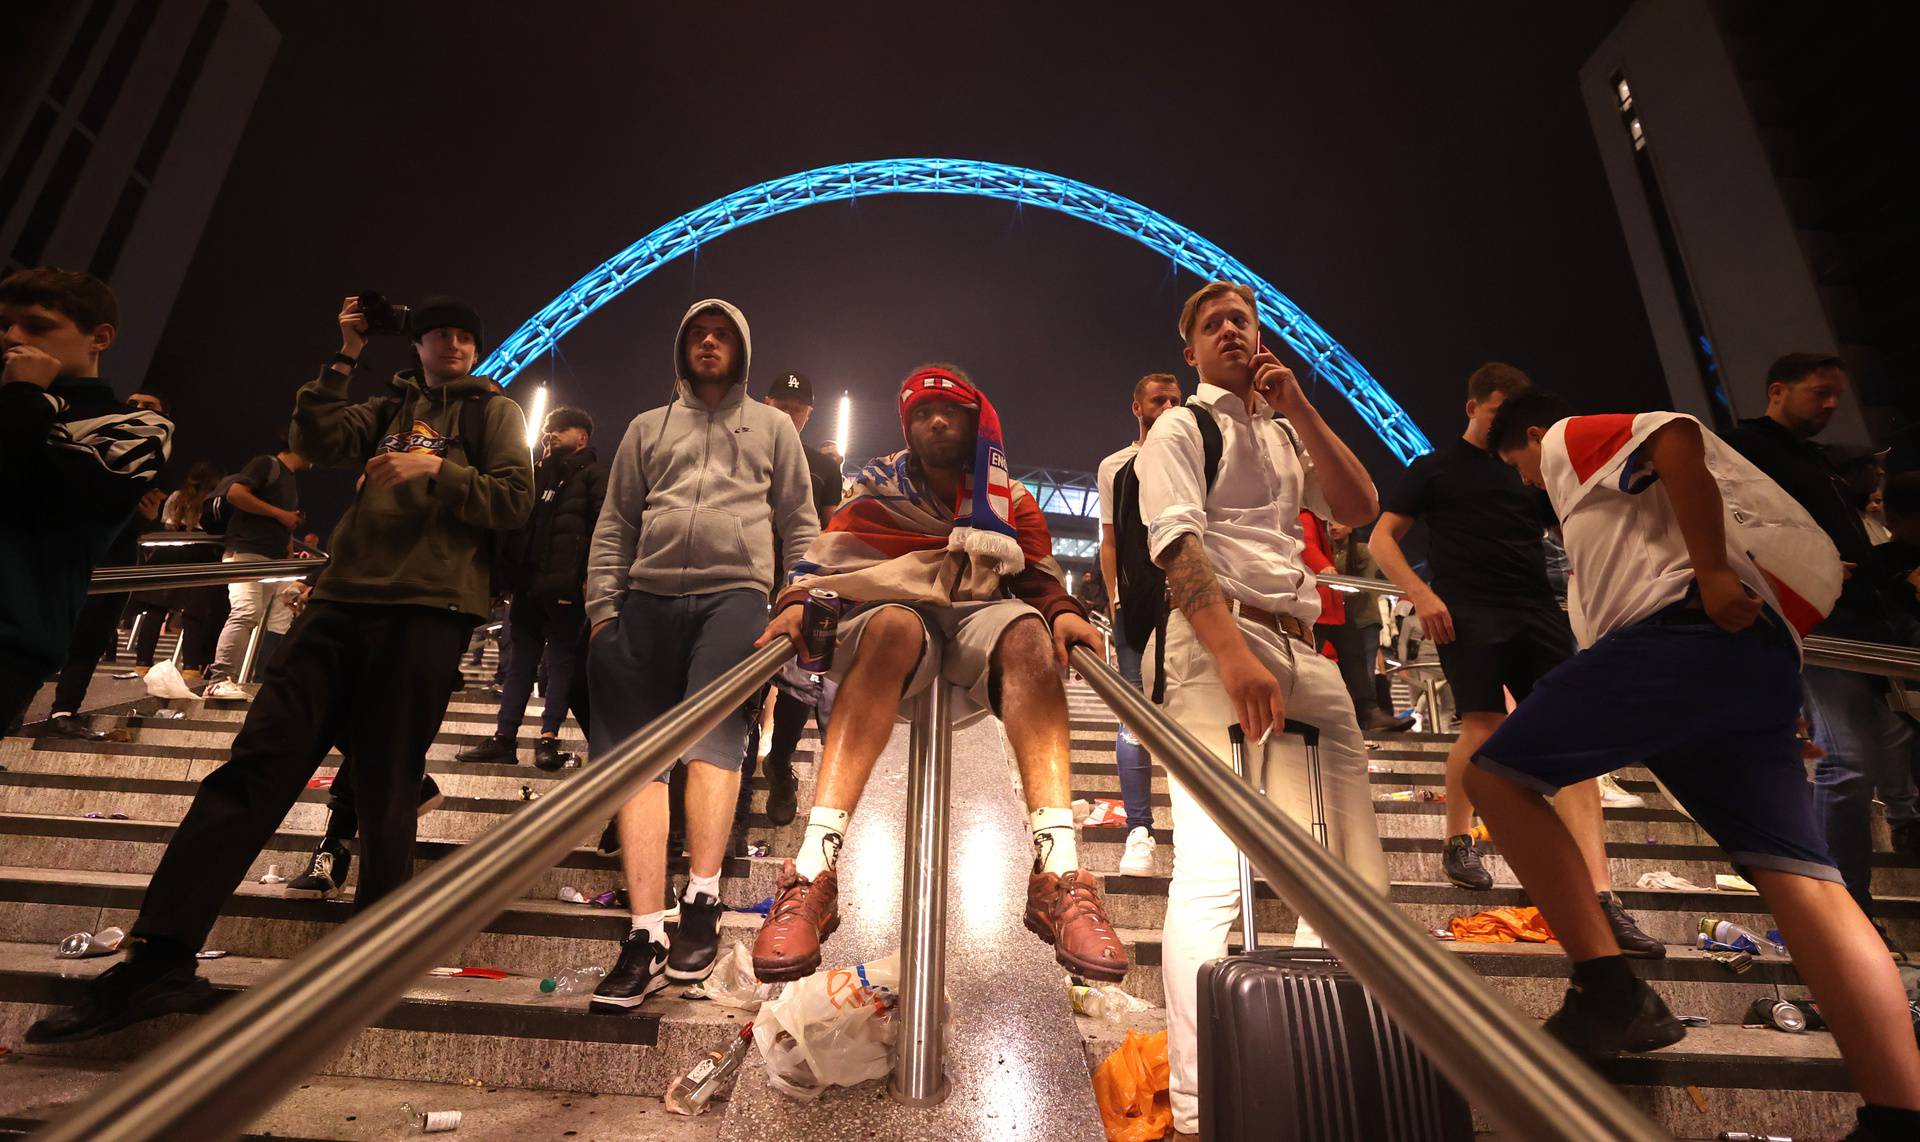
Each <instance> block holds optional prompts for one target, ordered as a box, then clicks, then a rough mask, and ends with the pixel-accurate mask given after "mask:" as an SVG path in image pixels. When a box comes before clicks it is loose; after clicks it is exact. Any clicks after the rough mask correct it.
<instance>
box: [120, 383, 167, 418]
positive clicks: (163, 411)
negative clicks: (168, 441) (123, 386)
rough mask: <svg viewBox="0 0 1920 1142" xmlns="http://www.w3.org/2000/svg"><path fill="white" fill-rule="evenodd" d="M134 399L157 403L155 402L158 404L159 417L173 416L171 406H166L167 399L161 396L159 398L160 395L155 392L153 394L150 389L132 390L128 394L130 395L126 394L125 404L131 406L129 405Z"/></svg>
mask: <svg viewBox="0 0 1920 1142" xmlns="http://www.w3.org/2000/svg"><path fill="white" fill-rule="evenodd" d="M134 397H148V398H151V399H152V400H154V401H157V402H158V403H159V405H160V415H161V416H171V415H173V411H172V410H173V406H172V405H171V404H168V403H167V398H166V397H163V396H161V395H160V394H159V393H156V392H154V391H153V390H152V389H135V390H133V391H132V392H130V393H128V394H127V402H128V403H129V404H131V403H132V402H133V398H134Z"/></svg>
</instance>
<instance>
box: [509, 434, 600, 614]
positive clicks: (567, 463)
mask: <svg viewBox="0 0 1920 1142" xmlns="http://www.w3.org/2000/svg"><path fill="white" fill-rule="evenodd" d="M606 498H607V466H606V465H605V464H602V463H601V462H600V458H599V457H598V456H596V455H594V451H593V449H592V448H591V447H587V448H582V449H581V450H580V451H578V452H574V453H570V454H568V455H565V456H553V457H549V458H547V459H545V460H542V461H541V462H540V466H539V467H538V468H536V469H534V473H533V515H532V516H531V517H529V518H528V520H527V525H526V526H525V527H524V528H521V529H520V530H519V531H516V532H514V533H513V534H512V535H511V536H510V537H508V538H507V540H506V542H505V544H504V546H503V550H502V554H503V555H504V556H505V557H506V564H507V567H506V570H507V589H508V590H509V591H511V592H513V595H514V597H515V598H519V599H541V600H549V601H550V600H557V599H567V600H571V601H573V602H579V601H580V600H581V594H582V592H581V588H582V587H583V585H584V584H585V582H586V578H587V549H588V547H590V546H591V545H592V543H593V525H594V522H595V521H596V520H598V519H599V518H600V505H601V503H602V502H603V501H604V500H605V499H606Z"/></svg>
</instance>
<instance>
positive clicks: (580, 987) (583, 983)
mask: <svg viewBox="0 0 1920 1142" xmlns="http://www.w3.org/2000/svg"><path fill="white" fill-rule="evenodd" d="M605 978H607V969H605V968H601V967H584V968H574V969H573V970H572V971H563V972H561V973H560V974H559V975H556V976H548V977H547V978H546V979H543V980H541V981H540V994H541V995H587V994H591V993H592V991H593V989H594V988H596V987H599V986H600V981H601V980H603V979H605Z"/></svg>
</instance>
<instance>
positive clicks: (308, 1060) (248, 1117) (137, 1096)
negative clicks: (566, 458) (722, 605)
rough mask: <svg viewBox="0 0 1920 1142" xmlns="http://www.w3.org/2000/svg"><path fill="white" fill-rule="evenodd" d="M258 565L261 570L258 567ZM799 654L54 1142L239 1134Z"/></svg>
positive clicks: (508, 828)
mask: <svg viewBox="0 0 1920 1142" xmlns="http://www.w3.org/2000/svg"><path fill="white" fill-rule="evenodd" d="M253 566H256V567H257V566H259V565H258V564H254V565H253ZM792 657H793V647H792V646H791V645H789V644H788V643H786V642H775V643H772V644H770V645H768V646H765V647H762V648H761V649H760V650H757V651H755V652H754V653H753V654H752V655H751V656H750V657H748V658H747V659H746V660H745V661H744V662H742V663H740V664H739V665H738V666H735V667H734V668H733V669H731V670H729V671H727V672H726V673H725V674H723V675H721V676H720V677H719V678H717V679H715V680H714V681H713V682H712V683H710V684H708V685H707V686H704V687H702V688H701V689H700V691H699V692H698V693H696V694H694V695H693V696H691V697H689V698H688V699H687V700H686V701H684V702H682V703H680V704H679V705H678V706H675V707H674V708H673V709H671V710H669V711H667V712H666V713H665V714H662V715H661V716H660V717H659V718H657V719H655V720H654V721H652V722H649V723H648V724H647V725H646V726H645V727H644V728H642V729H641V730H640V731H639V732H638V733H636V734H634V735H633V736H632V737H630V738H628V739H627V740H626V741H624V742H622V743H620V744H619V745H618V746H616V747H615V748H614V749H613V750H612V751H611V752H609V753H608V754H606V755H605V756H604V757H596V758H595V759H594V763H593V764H592V765H590V766H588V767H586V768H585V769H583V770H581V771H580V772H579V774H578V775H577V776H574V777H571V778H569V779H568V780H566V781H565V782H562V783H561V785H560V788H559V789H557V790H555V791H554V792H552V793H549V794H548V795H546V796H545V797H542V798H541V799H540V800H539V801H536V802H534V803H533V804H532V805H529V806H527V807H526V808H524V809H522V810H521V811H520V812H518V813H515V814H514V815H513V816H512V817H510V818H508V819H507V820H506V821H505V822H503V823H502V824H500V825H498V826H497V827H495V828H494V829H493V830H492V831H491V832H489V833H487V835H486V836H484V837H481V838H480V839H479V840H476V841H474V842H472V843H470V844H467V845H463V846H461V848H460V851H459V852H458V853H457V854H455V855H454V856H451V857H449V858H447V859H446V860H444V861H440V862H438V863H437V864H435V866H434V867H433V869H432V870H431V871H429V872H427V873H424V874H422V875H420V876H417V877H414V878H413V879H412V880H410V881H408V882H407V883H406V884H405V885H403V886H401V887H400V888H398V889H396V890H395V891H394V892H393V893H392V894H391V895H389V896H387V897H386V898H385V899H383V900H381V901H380V902H379V903H378V904H375V905H373V906H372V907H371V908H369V909H368V910H367V911H366V912H364V913H362V914H361V915H359V916H356V917H355V918H354V919H353V920H352V921H351V922H349V923H346V924H343V925H341V926H340V928H339V929H337V930H336V931H334V932H333V933H331V934H330V935H328V936H326V937H324V938H322V939H321V940H320V941H319V942H317V943H315V944H313V945H312V946H310V947H309V948H308V949H307V950H306V951H305V952H302V953H301V954H300V955H298V956H296V957H294V958H293V959H292V960H290V961H288V962H287V963H286V964H285V965H284V966H283V967H282V968H281V969H280V970H279V971H277V972H275V973H274V974H273V975H272V976H271V977H270V978H268V979H267V980H266V981H265V982H263V983H261V984H259V985H258V986H256V987H253V988H250V989H248V990H247V991H246V992H245V993H244V994H242V995H240V996H237V997H235V998H234V999H232V1000H231V1001H229V1002H227V1003H225V1004H222V1005H221V1006H220V1008H219V1009H218V1010H216V1011H215V1012H213V1013H212V1014H210V1015H206V1016H203V1017H201V1018H200V1019H199V1020H197V1021H196V1022H195V1023H194V1024H193V1025H192V1026H191V1027H189V1028H187V1029H186V1030H185V1031H183V1032H182V1033H181V1034H180V1035H179V1037H177V1038H175V1039H173V1040H172V1041H170V1042H169V1043H167V1044H166V1045H165V1046H164V1047H161V1048H160V1049H158V1050H156V1051H155V1052H154V1053H153V1054H151V1055H149V1056H147V1057H146V1058H145V1059H143V1060H141V1062H139V1063H138V1064H137V1065H135V1066H134V1067H133V1068H132V1069H130V1070H128V1071H127V1072H126V1073H125V1074H123V1075H121V1076H119V1077H118V1078H116V1079H115V1080H114V1082H113V1083H111V1084H105V1089H103V1090H101V1091H100V1093H98V1094H97V1095H94V1096H93V1097H91V1098H89V1099H88V1100H87V1101H85V1102H83V1103H81V1104H80V1105H79V1106H78V1107H76V1108H75V1109H74V1111H73V1112H72V1113H71V1114H69V1115H67V1116H65V1117H62V1118H60V1119H57V1120H56V1121H54V1122H53V1123H51V1124H49V1125H48V1126H47V1127H46V1129H45V1130H43V1131H42V1132H41V1133H40V1134H39V1135H37V1136H36V1137H39V1138H41V1139H44V1140H47V1142H56V1140H57V1142H80V1140H82V1139H86V1140H89V1142H91V1140H100V1139H111V1140H135V1139H154V1138H211V1137H223V1136H229V1137H230V1136H232V1135H235V1134H237V1133H239V1132H240V1131H241V1130H242V1129H244V1128H245V1127H246V1125H247V1123H248V1122H250V1121H252V1120H253V1118H255V1117H256V1116H257V1115H258V1114H259V1113H260V1112H261V1111H263V1110H265V1109H267V1108H268V1107H270V1106H272V1105H273V1104H274V1103H275V1102H276V1101H278V1100H279V1098H280V1096H281V1095H282V1094H284V1093H285V1092H286V1091H287V1089H288V1088H290V1087H292V1086H293V1085H294V1084H295V1083H297V1082H299V1081H300V1080H301V1079H302V1078H305V1077H306V1076H307V1075H308V1074H309V1073H311V1072H312V1071H313V1070H314V1068H316V1067H318V1066H319V1065H321V1064H322V1063H324V1062H325V1061H326V1060H327V1059H329V1058H332V1057H333V1055H334V1054H335V1053H336V1052H338V1051H339V1050H340V1048H342V1047H343V1046H345V1045H346V1042H347V1040H349V1039H351V1038H352V1037H353V1036H354V1035H355V1034H356V1033H357V1032H358V1031H359V1030H360V1029H361V1028H363V1027H365V1026H366V1025H367V1024H369V1023H371V1022H373V1020H375V1019H377V1018H379V1017H380V1015H381V1014H382V1013H383V1012H385V1011H386V1010H387V1009H388V1008H390V1007H392V1006H393V1004H394V1001H395V999H396V998H397V997H398V996H400V995H401V994H403V993H404V992H405V991H406V990H407V988H409V987H410V986H412V985H413V984H414V983H416V982H417V981H418V980H419V979H420V978H421V977H422V975H423V974H424V973H425V972H426V970H427V969H428V968H430V967H432V966H433V965H435V964H438V963H444V962H446V957H447V956H448V954H450V953H451V952H453V951H454V950H455V949H457V948H458V947H459V946H460V945H461V944H462V943H464V942H465V941H466V940H467V939H468V938H470V937H471V936H472V935H473V934H474V933H475V932H478V931H479V930H480V929H481V928H483V927H484V926H485V925H486V923H487V922H488V921H489V920H491V919H493V917H494V916H495V915H497V914H498V913H499V912H500V910H501V909H502V908H504V907H506V906H507V904H509V903H510V902H511V901H513V900H514V899H516V898H517V897H519V896H520V895H521V894H522V893H524V892H525V890H526V887H527V885H528V884H530V883H532V882H533V881H534V880H535V879H536V878H538V877H539V876H540V875H542V873H543V872H544V870H546V869H547V868H549V867H551V866H552V865H553V863H554V862H555V861H557V860H559V859H560V858H561V857H562V856H563V855H565V854H566V852H567V851H568V850H569V849H571V848H572V847H573V846H574V845H575V844H576V843H577V842H578V841H579V838H580V837H581V836H583V835H585V834H586V833H587V832H588V831H589V830H590V829H593V828H597V827H598V826H599V825H600V823H601V822H603V821H604V820H605V819H606V814H607V811H608V808H609V807H610V806H615V805H620V804H623V803H625V802H626V800H627V799H628V798H630V797H632V796H633V795H634V794H635V793H638V792H639V791H640V790H641V789H642V788H643V787H644V786H645V785H646V784H647V782H649V781H652V780H654V779H655V778H657V777H658V776H659V775H660V774H661V773H663V772H665V771H666V769H667V767H668V766H670V765H672V764H673V762H674V760H675V759H677V758H678V757H679V756H680V755H681V753H682V752H684V751H685V750H686V749H687V747H689V746H691V745H692V744H693V743H694V742H696V741H698V740H699V739H700V737H701V736H702V735H703V734H705V733H706V732H707V731H708V730H710V729H712V728H713V726H714V725H716V724H717V723H719V721H720V720H721V719H722V718H724V717H726V716H727V714H728V713H729V712H731V711H732V710H735V709H737V708H738V707H740V706H741V705H743V704H745V702H746V701H747V699H748V698H750V697H752V696H753V695H754V694H756V693H759V692H760V691H762V690H764V689H765V688H766V686H767V683H768V682H770V681H771V680H772V679H773V676H774V674H775V673H777V672H778V671H779V669H780V667H781V666H783V665H784V664H785V663H786V662H787V660H788V659H790V658H792Z"/></svg>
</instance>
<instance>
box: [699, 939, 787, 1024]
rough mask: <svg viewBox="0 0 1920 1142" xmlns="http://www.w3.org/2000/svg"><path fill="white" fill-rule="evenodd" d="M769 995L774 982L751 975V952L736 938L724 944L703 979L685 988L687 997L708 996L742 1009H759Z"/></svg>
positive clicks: (706, 997)
mask: <svg viewBox="0 0 1920 1142" xmlns="http://www.w3.org/2000/svg"><path fill="white" fill-rule="evenodd" d="M772 995H773V985H772V984H770V983H761V982H760V980H759V979H758V978H757V977H756V976H755V975H754V974H753V953H752V952H751V951H749V950H748V949H747V946H746V945H745V944H743V943H741V942H739V941H737V940H736V941H734V942H733V943H731V944H728V945H727V950H726V951H725V952H724V953H722V954H721V956H720V959H719V960H718V961H717V962H716V963H715V964H714V965H713V974H712V975H709V976H708V977H707V978H706V980H705V982H703V983H701V984H700V985H699V986H697V987H691V988H688V989H687V998H688V999H711V1000H713V1001H714V1002H715V1003H720V1004H724V1005H726V1006H728V1007H738V1008H740V1009H741V1010H743V1011H758V1010H760V1007H761V1006H762V1005H763V1004H765V1003H766V1002H767V1000H768V999H769V998H770V997H771V996H772Z"/></svg>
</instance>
